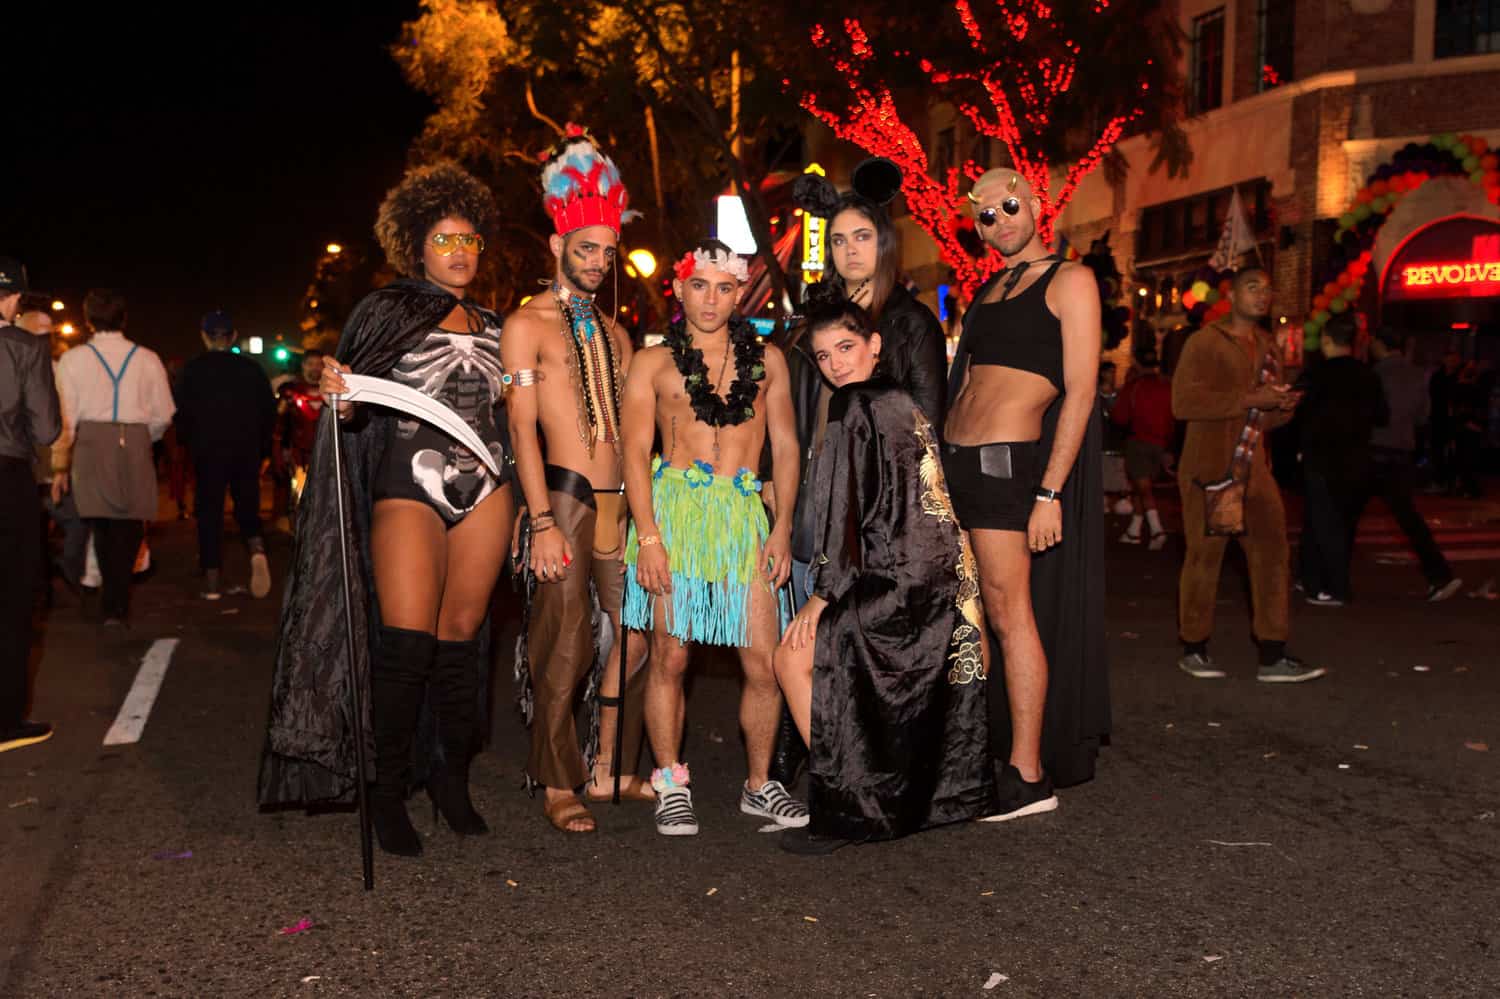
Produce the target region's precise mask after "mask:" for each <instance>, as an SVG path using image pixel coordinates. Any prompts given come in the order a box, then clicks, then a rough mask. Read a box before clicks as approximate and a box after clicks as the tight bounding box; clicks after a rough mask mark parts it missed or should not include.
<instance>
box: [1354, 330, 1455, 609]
mask: <svg viewBox="0 0 1500 999" xmlns="http://www.w3.org/2000/svg"><path fill="white" fill-rule="evenodd" d="M1370 357H1371V358H1372V359H1373V360H1374V362H1375V364H1374V369H1375V374H1376V376H1377V377H1378V378H1379V379H1380V384H1381V387H1382V388H1383V389H1384V390H1385V401H1386V406H1387V408H1388V409H1389V410H1390V420H1389V421H1388V422H1387V423H1386V425H1385V426H1383V427H1376V428H1375V432H1374V433H1373V434H1372V435H1371V437H1370V458H1371V480H1370V489H1369V491H1368V492H1367V493H1366V497H1365V499H1364V500H1363V501H1362V502H1361V503H1360V511H1362V510H1363V508H1364V504H1365V503H1366V502H1368V501H1369V496H1371V495H1377V496H1379V497H1380V498H1381V499H1383V500H1385V505H1386V506H1387V507H1388V508H1389V509H1390V511H1391V516H1393V517H1395V518H1396V524H1397V525H1398V526H1399V527H1400V528H1401V531H1402V533H1403V534H1405V535H1406V540H1407V541H1409V542H1410V543H1411V546H1412V549H1413V550H1414V551H1415V552H1416V553H1417V560H1418V561H1419V562H1420V563H1421V564H1422V574H1423V575H1424V576H1426V577H1427V599H1428V600H1429V601H1432V602H1434V603H1436V602H1437V601H1440V600H1447V599H1448V598H1449V597H1451V596H1453V595H1454V594H1455V593H1457V592H1458V591H1459V588H1460V587H1462V586H1463V583H1464V581H1463V580H1462V579H1459V578H1458V577H1456V576H1454V575H1453V570H1452V568H1450V567H1449V565H1448V560H1447V559H1446V558H1444V557H1443V553H1442V552H1441V551H1439V550H1438V546H1437V542H1435V541H1434V540H1433V538H1432V531H1431V530H1429V529H1428V527H1427V522H1426V521H1425V520H1423V519H1422V515H1421V514H1420V513H1418V512H1417V508H1416V505H1415V504H1414V503H1413V502H1412V491H1413V489H1414V487H1415V482H1416V476H1417V472H1416V448H1417V427H1419V426H1421V425H1423V424H1425V423H1426V422H1427V419H1428V406H1429V405H1430V397H1429V396H1428V393H1427V385H1426V383H1425V381H1426V380H1425V379H1424V378H1423V377H1422V372H1420V371H1418V370H1417V367H1416V365H1414V364H1412V363H1411V361H1410V360H1409V359H1408V358H1407V356H1406V339H1405V337H1404V336H1403V335H1402V334H1401V333H1400V332H1399V331H1398V330H1394V329H1391V328H1389V327H1386V328H1385V329H1382V330H1380V332H1379V333H1377V334H1376V336H1375V339H1374V340H1372V341H1371V342H1370ZM1355 522H1356V523H1358V516H1357V514H1356V517H1355Z"/></svg>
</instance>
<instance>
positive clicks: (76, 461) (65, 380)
mask: <svg viewBox="0 0 1500 999" xmlns="http://www.w3.org/2000/svg"><path fill="white" fill-rule="evenodd" d="M83 315H84V321H85V323H86V324H87V326H88V328H89V330H90V332H91V333H92V336H91V337H90V338H89V341H88V342H87V343H85V344H83V345H81V346H79V347H75V348H74V349H72V350H70V351H68V352H67V353H66V354H64V355H63V357H62V360H60V361H59V362H58V363H57V388H58V394H59V396H60V397H61V400H62V415H63V435H62V437H60V438H59V443H58V447H56V448H54V449H53V478H52V499H53V502H54V503H57V502H61V500H62V497H63V496H64V495H66V494H68V493H69V492H71V493H72V494H73V498H74V501H75V502H76V503H77V506H78V513H79V515H80V516H81V517H83V518H84V520H85V521H86V522H87V523H88V525H89V527H90V529H92V531H93V534H94V546H95V549H96V550H97V552H98V556H99V571H100V575H101V577H102V581H101V584H100V603H101V610H102V613H103V618H104V624H105V626H107V627H117V626H123V625H124V624H125V622H126V618H127V615H128V614H129V611H130V578H131V574H132V572H133V571H134V569H135V563H136V556H137V554H138V552H139V551H140V547H141V541H142V540H143V539H144V537H145V524H146V522H147V521H150V520H152V519H154V518H155V517H156V506H157V492H156V466H155V463H154V462H153V461H152V456H151V443H152V441H157V440H161V437H162V434H164V433H165V432H166V429H167V426H168V425H169V424H170V423H171V421H172V413H173V412H174V411H175V410H176V406H175V405H174V404H173V402H172V388H171V385H170V384H169V383H168V381H167V369H166V368H165V367H163V366H162V363H161V358H160V357H158V356H157V355H156V352H155V351H154V350H151V349H150V348H148V347H143V346H141V345H140V344H138V343H136V342H134V341H132V340H130V339H129V338H127V337H126V336H125V321H126V310H125V297H124V296H123V295H121V294H120V293H119V292H116V291H112V290H110V289H106V288H94V289H92V290H90V291H89V293H88V295H87V296H85V297H84V300H83Z"/></svg>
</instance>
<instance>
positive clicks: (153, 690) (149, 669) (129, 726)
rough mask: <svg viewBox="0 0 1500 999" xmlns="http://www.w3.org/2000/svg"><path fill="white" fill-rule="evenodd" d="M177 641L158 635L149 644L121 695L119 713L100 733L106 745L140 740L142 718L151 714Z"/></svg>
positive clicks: (142, 726)
mask: <svg viewBox="0 0 1500 999" xmlns="http://www.w3.org/2000/svg"><path fill="white" fill-rule="evenodd" d="M178 641H179V640H178V639H176V638H158V639H157V640H156V641H154V642H152V643H151V648H150V649H148V650H147V651H146V658H144V659H142V660H141V668H140V669H139V670H137V671H136V674H135V683H133V684H131V685H130V693H128V694H126V695H125V703H124V704H122V705H120V713H119V714H118V715H116V716H115V723H114V724H113V725H111V726H110V727H109V731H108V732H106V733H104V744H105V745H106V746H123V745H125V744H127V743H131V742H140V741H141V733H142V732H143V731H145V728H146V719H147V718H149V717H151V706H152V705H153V704H155V703H156V695H157V693H158V692H159V691H160V690H161V682H162V680H163V679H164V678H165V677H166V675H167V667H168V666H170V665H171V664H172V653H173V652H174V651H176V649H177V642H178Z"/></svg>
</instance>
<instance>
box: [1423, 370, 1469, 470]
mask: <svg viewBox="0 0 1500 999" xmlns="http://www.w3.org/2000/svg"><path fill="white" fill-rule="evenodd" d="M1463 366H1464V356H1463V355H1462V354H1460V353H1459V352H1458V351H1456V350H1450V351H1448V352H1446V353H1445V354H1443V364H1442V367H1440V368H1438V369H1437V370H1436V371H1434V372H1433V373H1432V377H1431V378H1429V379H1428V380H1427V393H1428V398H1429V399H1430V400H1431V422H1430V424H1429V425H1428V426H1429V432H1428V436H1427V440H1428V446H1429V447H1430V448H1431V451H1430V459H1431V467H1432V485H1431V487H1430V488H1431V491H1432V492H1435V493H1443V492H1447V491H1449V490H1450V489H1452V488H1453V448H1454V439H1455V437H1456V436H1457V426H1456V424H1455V415H1454V396H1455V395H1456V394H1457V390H1458V376H1459V372H1460V371H1462V370H1463Z"/></svg>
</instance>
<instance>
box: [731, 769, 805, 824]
mask: <svg viewBox="0 0 1500 999" xmlns="http://www.w3.org/2000/svg"><path fill="white" fill-rule="evenodd" d="M740 811H742V812H744V813H745V814H746V815H755V816H758V817H759V818H762V819H770V820H771V821H772V822H774V823H776V824H777V825H778V826H781V827H783V828H786V829H800V828H802V827H803V826H805V825H807V819H808V816H807V806H806V805H804V804H803V803H802V802H800V801H798V800H797V799H796V798H793V797H792V796H791V795H790V794H788V793H787V790H786V788H784V787H782V786H781V781H779V780H768V781H766V782H765V783H764V784H762V785H761V787H760V790H759V791H752V790H750V785H748V784H746V785H745V786H744V788H743V789H742V790H741V791H740Z"/></svg>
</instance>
